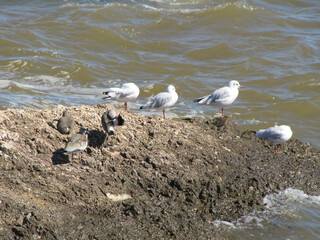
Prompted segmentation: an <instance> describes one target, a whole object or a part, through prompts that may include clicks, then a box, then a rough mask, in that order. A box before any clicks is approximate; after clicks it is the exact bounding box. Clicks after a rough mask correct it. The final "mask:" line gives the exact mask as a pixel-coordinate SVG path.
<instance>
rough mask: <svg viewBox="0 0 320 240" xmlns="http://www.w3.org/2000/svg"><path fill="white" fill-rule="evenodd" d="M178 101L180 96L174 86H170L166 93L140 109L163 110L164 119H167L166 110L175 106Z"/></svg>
mask: <svg viewBox="0 0 320 240" xmlns="http://www.w3.org/2000/svg"><path fill="white" fill-rule="evenodd" d="M177 101H178V94H177V92H176V88H175V87H174V86H173V85H169V86H168V88H167V90H166V91H165V92H161V93H158V94H157V95H155V96H154V97H153V98H151V99H150V101H148V102H147V103H146V104H144V105H143V106H141V107H140V109H149V108H158V109H162V110H163V118H164V119H166V114H165V109H166V108H169V107H171V106H173V105H174V104H175V103H176V102H177Z"/></svg>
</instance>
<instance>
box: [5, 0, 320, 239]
mask: <svg viewBox="0 0 320 240" xmlns="http://www.w3.org/2000/svg"><path fill="white" fill-rule="evenodd" d="M232 79H236V80H238V81H239V82H240V83H241V85H243V86H244V88H243V89H241V90H240V94H239V97H238V98H237V100H236V101H235V102H234V104H233V105H232V106H229V107H227V108H226V109H225V113H226V114H227V115H230V116H231V117H232V119H233V120H234V121H236V122H237V123H238V124H239V126H240V128H241V129H242V130H244V129H250V130H258V129H261V128H266V127H270V126H273V125H275V124H287V125H290V126H291V128H292V130H293V137H294V138H299V139H301V140H303V141H305V142H311V143H313V144H315V145H317V146H320V128H319V123H320V1H315V0H285V1H275V0H252V1H249V0H248V1H241V0H240V1H231V0H229V1H210V0H197V1H195V0H189V1H187V0H176V1H173V0H172V1H169V0H137V1H134V0H123V1H121V0H118V1H108V0H64V1H63V0H60V1H58V0H30V1H22V0H12V1H4V0H0V109H6V108H17V107H18V108H22V107H33V108H44V107H52V106H55V105H57V104H62V105H66V106H70V105H80V104H98V103H103V102H104V101H103V100H102V96H101V93H102V91H104V90H105V89H106V88H108V87H110V86H119V85H120V84H122V83H125V82H134V83H136V84H137V85H138V86H139V87H140V90H141V92H140V96H139V98H138V99H137V101H135V102H132V103H129V106H130V108H131V109H132V110H133V111H134V112H140V113H142V114H145V115H150V114H158V115H161V112H159V111H155V112H149V111H140V110H139V106H140V104H142V103H145V101H146V100H147V99H148V98H149V97H150V96H152V95H155V94H156V93H158V92H159V91H163V90H165V88H166V86H167V85H168V84H173V85H175V86H176V88H177V89H178V94H179V100H178V103H177V104H176V105H175V107H172V108H171V109H170V110H169V111H168V113H167V116H168V117H169V118H183V117H193V116H199V117H205V118H213V117H215V116H219V115H220V110H219V109H218V108H216V107H212V106H198V105H196V104H195V103H194V102H193V101H192V100H193V99H195V98H198V97H201V96H204V95H207V94H210V93H211V92H212V91H214V90H215V89H217V88H219V87H222V86H225V85H226V84H227V83H228V82H229V81H230V80H232ZM115 105H116V106H120V105H119V104H117V103H115ZM318 204H319V203H318ZM303 206H304V205H303ZM307 209H309V208H307ZM309 210H310V209H309ZM315 212H317V213H318V215H315V216H314V215H312V214H308V213H306V215H307V217H306V216H305V214H302V215H301V216H302V218H303V219H305V221H303V223H301V225H303V224H307V223H308V222H309V221H310V222H318V223H319V221H320V217H319V205H317V210H316V211H315ZM308 217H310V219H309V218H308ZM317 226H319V225H317ZM266 229H268V228H266ZM273 229H274V230H275V228H273ZM279 232H280V233H282V232H283V230H281V231H279ZM241 234H243V233H242V232H241V233H239V232H238V230H237V231H235V234H231V235H230V236H231V238H230V239H247V238H246V237H243V235H241ZM250 234H251V233H250V232H249V229H246V230H245V233H244V236H249V235H250ZM228 236H229V235H228ZM279 236H281V237H279ZM279 236H278V237H275V238H273V239H281V238H282V237H283V236H282V235H279ZM304 236H305V238H304V239H317V238H320V233H319V232H317V233H316V235H315V236H316V237H314V236H313V235H312V233H310V231H308V230H307V231H306V233H305V235H304ZM313 237H314V238H313ZM252 239H254V238H252ZM266 239H272V238H266ZM282 239H283V238H282ZM288 239H299V238H288Z"/></svg>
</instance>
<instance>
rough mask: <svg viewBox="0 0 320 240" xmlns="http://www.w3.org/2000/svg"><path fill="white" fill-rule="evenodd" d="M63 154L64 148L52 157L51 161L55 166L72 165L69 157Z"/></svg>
mask: <svg viewBox="0 0 320 240" xmlns="http://www.w3.org/2000/svg"><path fill="white" fill-rule="evenodd" d="M63 152H64V149H63V148H60V149H58V150H56V151H54V153H53V154H52V157H51V161H52V164H53V165H59V164H67V163H70V160H69V156H68V155H65V154H64V153H63Z"/></svg>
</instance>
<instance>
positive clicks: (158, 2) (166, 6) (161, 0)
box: [61, 0, 264, 14]
mask: <svg viewBox="0 0 320 240" xmlns="http://www.w3.org/2000/svg"><path fill="white" fill-rule="evenodd" d="M61 7H62V8H68V7H71V8H74V7H76V8H86V7H93V8H101V7H103V8H105V7H131V8H134V9H137V8H138V9H141V7H142V9H145V10H147V11H155V12H167V13H182V14H188V13H200V12H207V11H212V10H221V9H228V8H235V9H242V10H248V11H255V10H262V9H264V8H263V7H262V6H255V5H252V4H249V3H248V2H247V1H243V0H240V1H231V2H223V3H219V2H218V3H212V2H211V1H208V0H202V1H185V0H180V1H169V0H149V1H143V0H141V1H132V0H126V1H104V0H78V1H72V0H64V4H63V5H62V6H61Z"/></svg>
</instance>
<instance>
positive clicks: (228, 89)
mask: <svg viewBox="0 0 320 240" xmlns="http://www.w3.org/2000/svg"><path fill="white" fill-rule="evenodd" d="M239 88H243V86H241V85H240V84H239V82H238V81H236V80H232V81H230V82H229V84H228V86H225V87H222V88H219V89H217V90H215V91H214V92H213V93H211V94H210V95H208V96H204V97H202V98H198V99H195V100H194V102H197V103H199V104H207V105H209V104H212V105H215V106H217V107H219V108H221V111H222V117H223V116H224V111H223V109H224V108H225V107H226V106H228V105H230V104H232V103H233V102H234V100H236V98H237V97H238V95H239Z"/></svg>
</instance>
